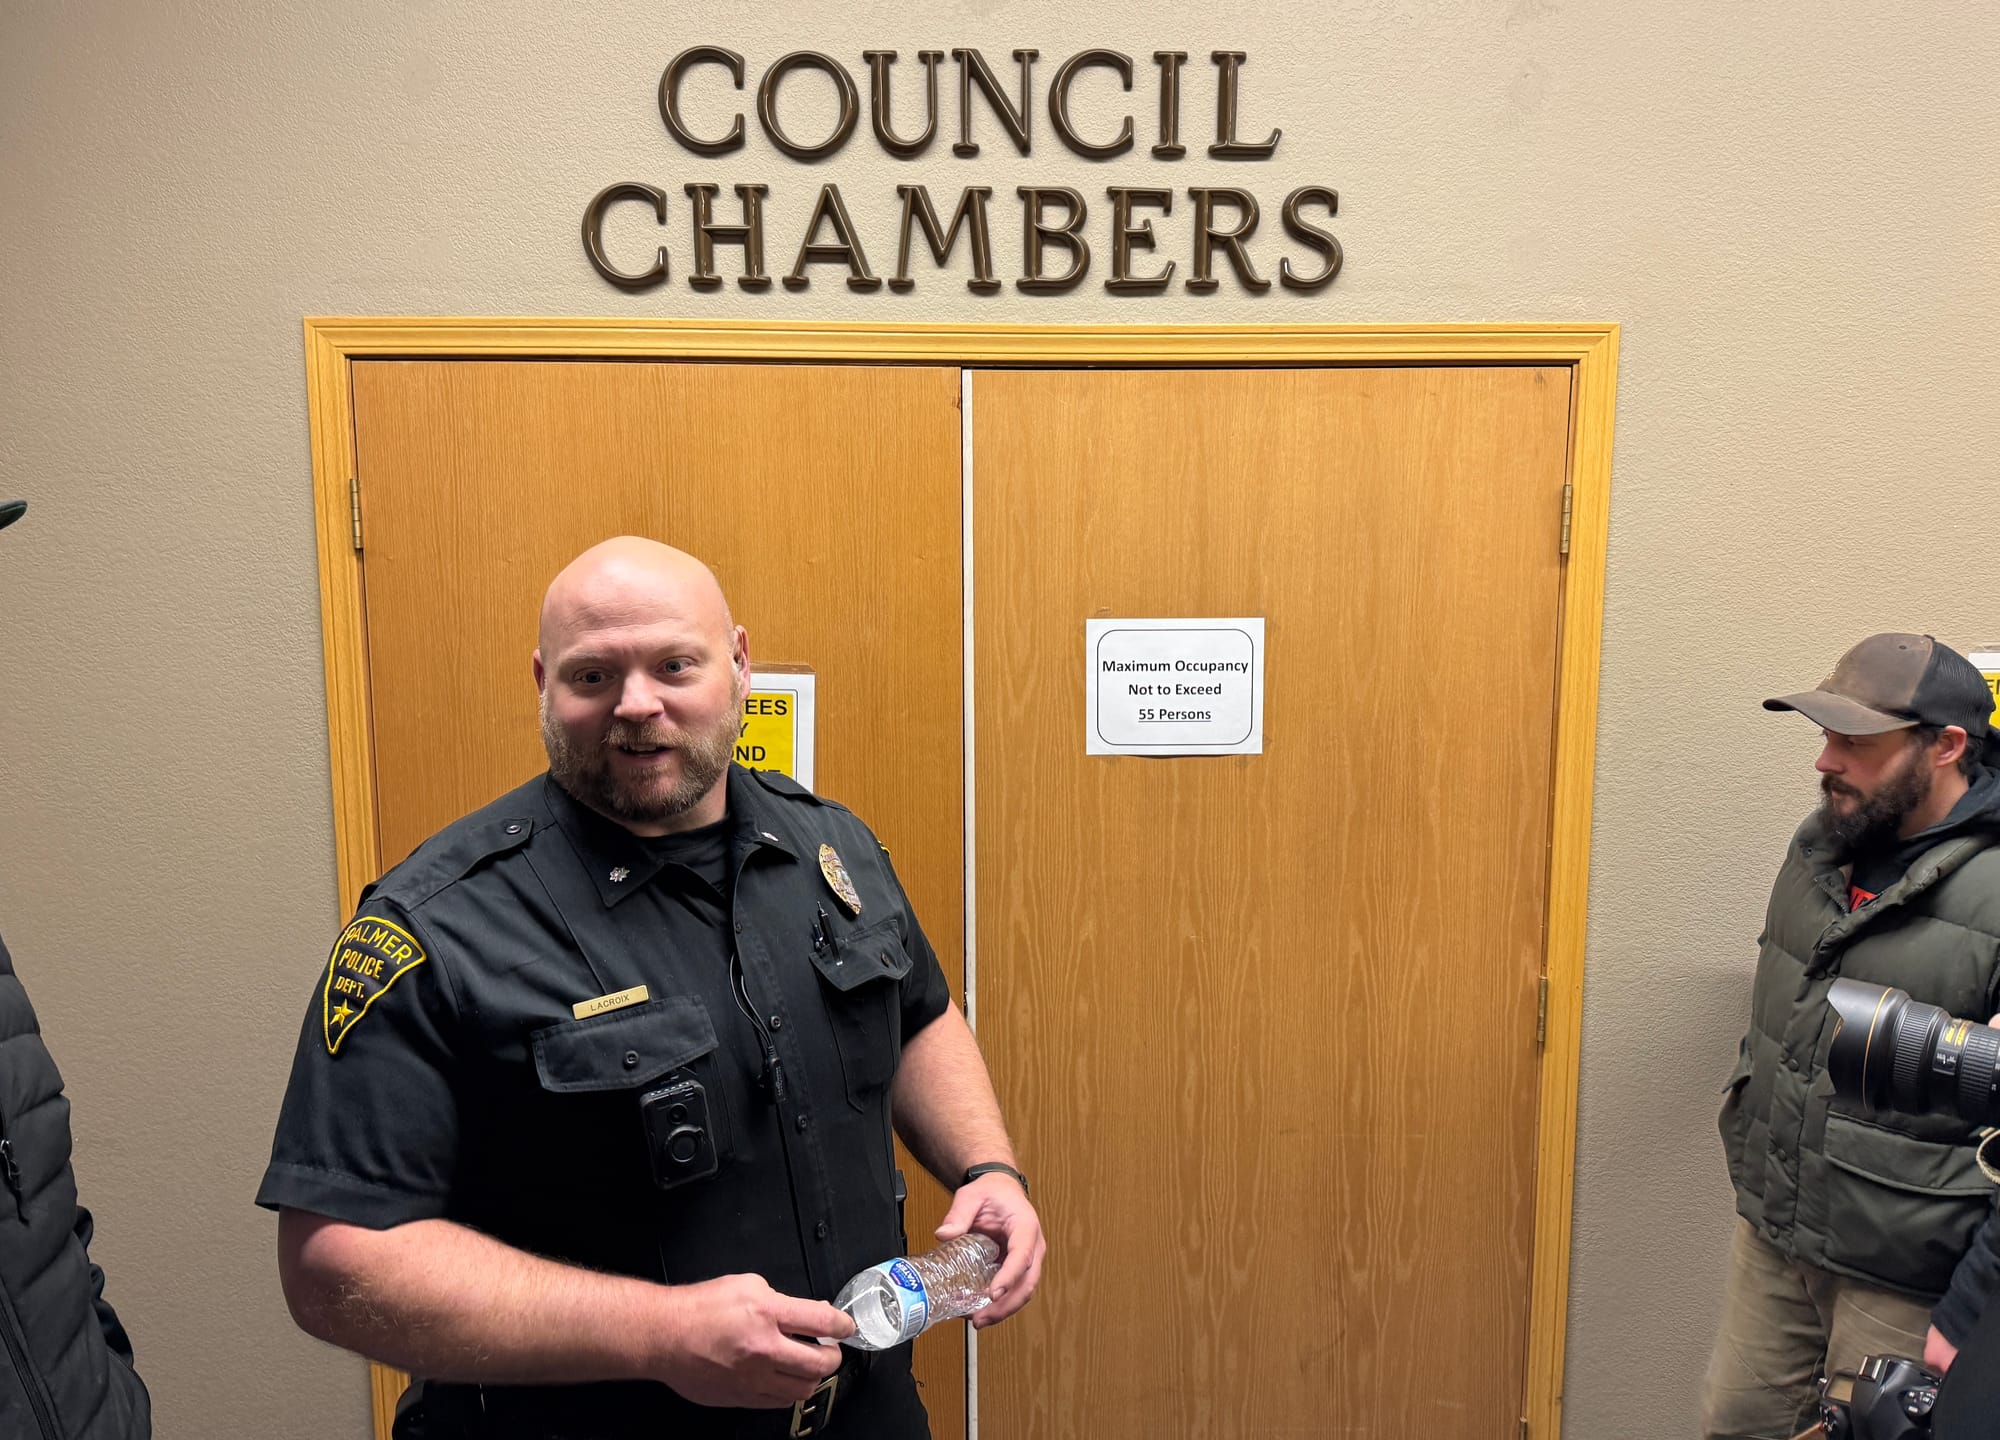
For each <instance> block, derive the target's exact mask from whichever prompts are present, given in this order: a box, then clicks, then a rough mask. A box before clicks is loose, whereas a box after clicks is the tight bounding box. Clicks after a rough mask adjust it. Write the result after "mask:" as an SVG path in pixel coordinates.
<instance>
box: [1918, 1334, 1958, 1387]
mask: <svg viewBox="0 0 2000 1440" xmlns="http://www.w3.org/2000/svg"><path fill="white" fill-rule="evenodd" d="M1957 1358H1958V1347H1957V1346H1956V1345H1954V1344H1952V1343H1951V1341H1949V1340H1947V1339H1945V1338H1944V1336H1942V1335H1940V1334H1939V1333H1938V1328H1937V1326H1935V1325H1933V1326H1931V1333H1930V1334H1928V1335H1926V1336H1925V1337H1924V1364H1926V1365H1927V1366H1929V1367H1930V1368H1931V1369H1933V1370H1935V1371H1937V1373H1938V1374H1940V1375H1942V1374H1944V1372H1945V1371H1947V1370H1949V1369H1951V1362H1952V1361H1954V1360H1956V1359H1957Z"/></svg>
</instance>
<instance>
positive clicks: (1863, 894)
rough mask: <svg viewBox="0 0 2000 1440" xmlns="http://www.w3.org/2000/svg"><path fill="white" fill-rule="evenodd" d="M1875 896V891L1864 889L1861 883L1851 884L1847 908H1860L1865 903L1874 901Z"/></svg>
mask: <svg viewBox="0 0 2000 1440" xmlns="http://www.w3.org/2000/svg"><path fill="white" fill-rule="evenodd" d="M1875 896H1876V892H1875V891H1871V890H1863V889H1862V888H1861V887H1860V886H1859V885H1849V886H1848V887H1847V908H1848V909H1849V910H1859V909H1860V908H1861V907H1862V906H1863V905H1866V904H1869V903H1870V902H1871V901H1873V900H1874V899H1875Z"/></svg>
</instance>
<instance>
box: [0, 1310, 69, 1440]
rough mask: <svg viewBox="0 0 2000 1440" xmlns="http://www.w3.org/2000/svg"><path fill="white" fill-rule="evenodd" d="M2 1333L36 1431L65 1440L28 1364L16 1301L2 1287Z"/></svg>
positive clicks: (46, 1439) (48, 1438)
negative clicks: (15, 1307) (33, 1418)
mask: <svg viewBox="0 0 2000 1440" xmlns="http://www.w3.org/2000/svg"><path fill="white" fill-rule="evenodd" d="M0 1332H4V1333H5V1335H6V1337H7V1358H8V1359H10V1360H12V1361H13V1362H14V1374H15V1375H16V1376H17V1377H18V1378H19V1379H20V1382H21V1393H22V1394H23V1395H25V1396H27V1397H28V1409H29V1411H30V1412H31V1413H32V1414H33V1415H34V1417H35V1428H36V1430H37V1431H38V1432H39V1433H40V1434H41V1435H42V1436H43V1437H44V1440H62V1432H61V1431H59V1430H57V1429H56V1417H55V1415H54V1414H53V1413H52V1412H51V1411H50V1409H49V1404H48V1401H46V1400H44V1399H43V1398H42V1387H41V1385H40V1383H39V1382H38V1380H37V1378H36V1376H35V1369H34V1366H33V1365H31V1364H29V1362H28V1351H27V1345H26V1343H25V1336H24V1334H23V1332H22V1330H21V1321H20V1317H19V1316H18V1315H16V1314H15V1312H14V1300H13V1297H12V1296H10V1295H8V1294H7V1290H6V1287H5V1286H0Z"/></svg>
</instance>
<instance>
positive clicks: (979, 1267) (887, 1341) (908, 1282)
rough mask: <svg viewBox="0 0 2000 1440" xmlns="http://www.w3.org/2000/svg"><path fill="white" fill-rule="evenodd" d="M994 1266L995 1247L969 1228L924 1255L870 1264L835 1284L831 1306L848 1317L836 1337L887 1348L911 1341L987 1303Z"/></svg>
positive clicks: (857, 1345)
mask: <svg viewBox="0 0 2000 1440" xmlns="http://www.w3.org/2000/svg"><path fill="white" fill-rule="evenodd" d="M999 1268H1000V1247H999V1246H998V1245H996V1244H994V1243H993V1241H992V1240H990V1239H988V1238H987V1237H986V1236H984V1235H981V1234H979V1233H978V1232H977V1231H974V1232H972V1233H970V1234H966V1235H961V1236H959V1237H958V1238H957V1239H956V1240H947V1241H945V1243H944V1244H942V1245H940V1246H938V1247H937V1249H935V1250H933V1251H931V1252H930V1253H929V1254H927V1255H914V1256H908V1257H904V1258H900V1259H896V1260H885V1261H883V1262H882V1263H881V1264H880V1265H870V1266H869V1267H868V1268H867V1269H866V1270H863V1271H862V1272H861V1273H860V1274H859V1275H856V1276H855V1277H854V1278H853V1279H852V1280H850V1281H848V1282H847V1283H846V1284H845V1285H843V1286H841V1287H840V1293H839V1294H838V1295H836V1296H834V1297H833V1303H834V1306H835V1308H836V1309H840V1310H844V1311H846V1312H847V1313H848V1314H849V1315H850V1316H852V1317H853V1319H854V1334H853V1335H852V1336H851V1337H849V1338H848V1339H846V1340H843V1341H841V1342H840V1343H841V1344H843V1345H851V1346H853V1347H854V1348H855V1349H856V1350H887V1349H888V1348H889V1347H890V1346H891V1345H900V1344H902V1343H903V1342H904V1341H905V1340H914V1339H916V1338H917V1336H919V1335H921V1334H922V1333H923V1332H924V1331H926V1330H928V1329H929V1328H930V1327H931V1326H933V1325H935V1324H937V1323H938V1321H940V1320H956V1319H957V1318H958V1317H959V1316H961V1315H970V1314H972V1313H973V1312H974V1311H975V1310H984V1309H985V1308H986V1307H987V1306H988V1305H990V1304H992V1303H993V1297H992V1296H991V1295H988V1294H987V1293H986V1292H987V1289H988V1288H989V1287H990V1286H991V1285H992V1284H993V1275H994V1272H995V1271H997V1270H998V1269H999Z"/></svg>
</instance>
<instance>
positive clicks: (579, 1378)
mask: <svg viewBox="0 0 2000 1440" xmlns="http://www.w3.org/2000/svg"><path fill="white" fill-rule="evenodd" d="M534 673H535V681H536V685H537V686H538V688H539V689H540V692H541V715H542V737H543V741H544V745H545V748H546V749H547V751H548V756H549V771H548V773H547V774H546V775H544V776H542V777H539V778H537V779H535V780H532V781H530V782H529V783H528V784H526V785H524V786H522V787H521V788H520V789H518V790H515V791H513V792H511V793H510V794H507V795H504V796H502V797H501V798H500V799H499V800H497V801H495V802H494V803H492V804H491V805H488V806H487V807H486V808H484V809H483V810H479V811H476V812H475V813H473V814H471V815H469V816H467V817H465V818H464V819H463V820H460V821H458V822H457V823H456V824H453V825H451V826H448V827H447V828H446V829H444V830H443V831H441V832H440V833H439V834H437V835H436V836H434V837H432V838H431V839H430V840H429V841H427V842H425V843H424V844H423V845H421V846H419V847H418V849H417V850H416V852H415V853H414V854H412V855H411V856H410V857H409V859H407V860H405V861H404V862H403V863H402V864H400V865H398V866H396V867H395V868H394V869H392V870H391V871H390V872H389V873H388V874H387V875H385V876H384V877H383V878H382V879H381V880H380V881H379V882H377V883H376V884H375V885H373V886H371V887H369V889H368V890H367V891H365V892H364V893H363V896H362V900H361V905H360V908H359V910H358V912H357V913H356V915H355V917H354V919H353V920H352V922H351V923H350V924H348V925H347V926H346V927H345V928H344V929H343V930H342V932H341V934H340V935H339V937H338V938H337V939H336V941H335V943H334V946H333V949H332V952H331V954H330V955H329V957H328V960H327V963H326V966H325V967H324V969H323V970H322V972H321V973H320V976H319V978H318V981H317V984H316V986H315V990H314V994H313V997H312V1003H311V1006H310V1008H309V1011H308V1014H307V1017H306V1022H305V1028H304V1031H303V1033H302V1034H301V1036H300V1041H299V1049H298V1053H297V1057H296V1060H295V1062H294V1065H293V1070H292V1078H291V1084H290V1087H289V1089H288V1090H287V1092H286V1096H285V1102H284V1107H283V1111H282V1113H281V1115H280V1118H279V1121H278V1128H277V1136H276V1140H275V1142H274V1144H273V1146H272V1156H271V1164H270V1168H269V1169H268V1170H267V1171H266V1173H265V1177H264V1182H263V1186H262V1188H261V1189H260V1191H259V1192H258V1197H257V1199H258V1203H259V1204H261V1205H264V1206H267V1207H270V1208H273V1209H276V1210H278V1211H279V1213H280V1221H279V1264H280V1271H281V1276H282V1279H283V1282H284V1288H285V1295H286V1298H287V1300H288V1301H289V1303H290V1305H291V1309H292V1313H293V1315H294V1317H295V1318H296V1319H297V1320H298V1322H299V1324H300V1325H301V1326H302V1327H303V1328H305V1329H306V1330H307V1331H308V1332H309V1333H311V1334H313V1335H316V1336H318V1337H320V1338H321V1339H324V1340H328V1341H331V1342H332V1343H334V1344H337V1345H342V1346H345V1347H347V1348H349V1349H352V1350H356V1351H359V1352H361V1353H362V1354H364V1355H368V1356H370V1357H372V1358H374V1359H377V1360H381V1361H383V1362H385V1363H387V1364H391V1365H394V1366H397V1367H400V1368H402V1369H405V1370H408V1371H410V1372H412V1374H413V1375H415V1376H417V1377H419V1380H418V1383H417V1384H416V1385H414V1386H413V1387H412V1389H411V1391H410V1393H409V1394H408V1395H406V1396H405V1398H404V1402H403V1405H402V1407H401V1409H400V1410H399V1412H398V1418H397V1423H396V1434H397V1436H398V1437H399V1440H418V1437H433V1436H454V1437H456V1436H478V1437H492V1440H522V1437H536V1440H555V1437H592V1440H597V1437H603V1440H621V1437H627V1436H631V1437H639V1436H644V1437H647V1440H662V1437H666V1436H677V1437H678V1436H690V1437H693V1436H729V1437H743V1440H750V1437H763V1436H772V1437H775V1436H805V1435H827V1436H834V1437H839V1436H849V1435H853V1436H866V1437H870V1440H875V1437H881V1440H903V1437H921V1436H926V1435H928V1433H929V1429H928V1425H927V1423H926V1420H925V1416H924V1411H923V1407H922V1405H921V1403H920V1402H919V1401H918V1398H917V1395H916V1387H915V1384H914V1382H913V1381H912V1379H911V1376H910V1370H909V1349H908V1347H907V1346H903V1347H899V1348H897V1349H892V1350H888V1351H882V1352H878V1353H875V1354H872V1355H870V1354H867V1353H865V1352H859V1351H853V1350H849V1349H848V1348H846V1347H842V1346H838V1345H835V1344H832V1343H830V1342H832V1341H836V1340H838V1339H839V1338H841V1337H844V1336H847V1335H850V1334H852V1333H853V1325H852V1322H851V1321H849V1319H848V1318H847V1317H846V1316H845V1315H843V1314H842V1313H841V1312H840V1311H838V1310H836V1309H834V1308H833V1306H832V1305H830V1304H828V1303H826V1302H827V1300H828V1298H829V1297H831V1296H832V1295H833V1294H834V1293H835V1291H836V1290H837V1289H838V1288H839V1286H840V1285H841V1284H842V1283H843V1282H844V1281H846V1279H847V1278H848V1277H849V1276H850V1275H851V1274H853V1273H854V1272H855V1271H858V1270H860V1269H862V1268H863V1267H865V1266H867V1265H870V1264H873V1263H875V1262H877V1261H880V1260H883V1259H886V1258H888V1257H889V1256H891V1255H894V1254H898V1253H903V1252H905V1251H906V1250H907V1249H908V1246H907V1244H906V1240H905V1237H904V1235H903V1234H902V1223H901V1215H900V1209H901V1207H900V1204H899V1203H898V1202H899V1198H900V1195H899V1187H898V1180H899V1177H897V1176H896V1174H895V1171H894V1166H893V1160H892V1156H893V1151H892V1148H891V1139H890V1129H891V1124H892V1122H893V1125H894V1127H895V1129H896V1130H897V1131H898V1132H899V1133H900V1134H901V1135H902V1136H903V1138H904V1140H905V1142H906V1143H907V1144H908V1145H909V1146H910V1148H911V1150H912V1152H913V1153H914V1154H915V1155H916V1156H917V1158H918V1159H919V1160H921V1161H922V1162H923V1164H924V1165H925V1167H926V1168H927V1169H929V1170H930V1171H931V1172H932V1173H933V1174H935V1175H937V1176H939V1177H940V1178H941V1179H944V1180H945V1181H946V1183H947V1184H948V1185H952V1186H955V1187H956V1195H955V1197H954V1199H953V1202H952V1205H951V1208H950V1210H949V1212H948V1213H947V1215H946V1216H945V1220H944V1223H943V1224H942V1225H941V1226H940V1227H939V1229H938V1232H937V1233H938V1236H939V1237H940V1238H950V1237H952V1236H954V1235H959V1234H963V1233H965V1232H967V1231H968V1230H978V1231H981V1232H983V1233H985V1234H988V1235H990V1236H991V1237H992V1238H993V1239H994V1240H996V1241H997V1242H998V1243H999V1244H1000V1246H1001V1248H1002V1252H1003V1253H1002V1261H1001V1267H1000V1271H999V1274H998V1276H997V1277H996V1280H995V1282H994V1286H993V1292H992V1293H993V1303H992V1305H991V1306H990V1308H988V1309H987V1310H985V1311H984V1312H982V1313H981V1314H980V1315H979V1316H978V1317H976V1319H975V1320H974V1323H975V1324H978V1325H991V1324H995V1323H998V1322H999V1321H1001V1320H1004V1319H1005V1318H1006V1317H1007V1316H1009V1315H1011V1314H1012V1313H1014V1312H1015V1311H1016V1310H1018V1309H1019V1308H1020V1307H1021V1306H1022V1305H1024V1304H1026V1303H1027V1301H1028V1300H1029V1298H1030V1297H1031V1296H1032V1295H1033V1294H1034V1291H1035V1287H1036V1284H1037V1283H1038V1281H1039V1278H1040V1272H1041V1264H1042V1255H1043V1248H1044V1247H1043V1239H1042V1232H1041V1225H1040V1221H1039V1220H1038V1218H1037V1217H1036V1214H1035V1211H1034V1208H1033V1207H1032V1205H1031V1204H1030V1203H1029V1199H1028V1194H1027V1181H1026V1180H1025V1179H1023V1178H1022V1177H1021V1175H1020V1173H1019V1171H1018V1170H1017V1169H1016V1168H1015V1161H1014V1155H1013V1151H1012V1149H1011V1147H1010V1146H1009V1144H1008V1140H1007V1134H1006V1130H1005V1127H1004V1125H1003V1124H1002V1121H1001V1117H1000V1111H999V1106H998V1104H997V1102H996V1101H995V1098H994V1094H993V1087H992V1084H991V1081H990V1080H989V1078H988V1076H987V1072H986V1068H985V1065H984V1063H983V1062H982V1060H981V1058H980V1055H979V1050H978V1047H977V1045H976V1044H975V1042H974V1040H973V1038H972V1034H971V1032H970V1030H969V1029H968V1028H967V1027H966V1024H965V1020H964V1017H963V1015H962V1014H961V1013H960V1012H959V1011H958V1009H957V1008H956V1007H955V1006H954V1005H953V1004H952V1003H951V999H950V995H949V993H948V991H947V989H946V984H945V979H944V975H943V973H942V971H941V970H940V969H939V967H938V962H937V957H936V955H935V954H934V953H933V951H932V949H931V946H930V943H929V941H927V940H926V939H925V937H924V933H923V930H922V928H921V927H920V926H919V925H918V923H917V918H916V916H915V914H914V913H913V912H912V910H911V908H910V904H909V900H908V898H907V897H906V896H905V895H904V893H903V890H902V887H901V885H900V884H899V883H898V881H897V879H896V874H895V872H894V870H893V869H892V868H891V867H890V864H889V860H888V856H887V853H886V852H885V851H884V850H883V849H882V847H881V846H880V844H879V843H877V841H876V840H875V838H874V836H873V835H872V834H871V833H870V832H869V830H868V829H867V827H866V826H864V825H863V824H862V823H861V822H860V821H859V820H857V819H856V818H855V817H854V816H853V815H851V814H850V813H848V811H846V810H845V809H843V808H842V807H840V806H838V805H836V804H833V803H832V802H830V801H825V800H821V799H819V798H818V797H817V796H814V795H813V794H811V793H810V792H808V791H806V790H805V789H803V788H802V787H800V786H798V785H796V784H794V783H792V782H791V781H789V780H787V779H786V778H784V777H782V776H778V775H774V774H768V773H756V772H751V771H747V770H744V769H741V768H738V767H735V766H733V765H732V764H731V763H730V762H731V758H732V756H733V753H734V744H735V739H736V735H737V731H738V726H739V723H740V716H741V712H742V703H743V697H744V694H745V693H746V690H747V688H748V684H749V676H750V653H749V642H748V638H747V636H746V635H745V633H744V631H743V629H742V627H740V626H737V625H734V624H733V623H732V622H731V620H730V618H729V611H728V607H727V604H726V602H725V601H724V598H723V595H722V591H721V588H720V587H719V586H718V585H717V583H716V581H715V577H714V576H713V575H712V574H710V573H709V571H708V570H707V568H706V567H705V566H703V565H701V564H700V562H698V561H696V560H694V559H693V558H692V557H690V556H687V555H684V554H682V553H680V552H679V551H675V550H671V549H668V548H667V547H665V546H662V545H658V544H655V543H653V542H651V541H646V540H639V539H633V538H629V537H627V538H622V539H617V540H611V541H607V542H605V543H604V544H602V545H599V546H597V547H595V548H594V549H591V550H589V551H586V552H585V553H584V554H583V555H581V556H580V557H578V558H577V559H576V560H575V561H574V562H572V563H571V564H570V566H569V567H568V568H566V569H565V570H564V571H563V572H562V573H561V574H560V575H559V576H557V577H556V580H555V582H554V583H553V584H552V585H551V586H550V587H549V592H548V596H547V598H546V600H545V601H544V602H543V607H542V617H541V633H540V645H539V648H538V649H537V650H536V652H535V656H534ZM822 1341H824V1342H827V1343H821V1342H822Z"/></svg>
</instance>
